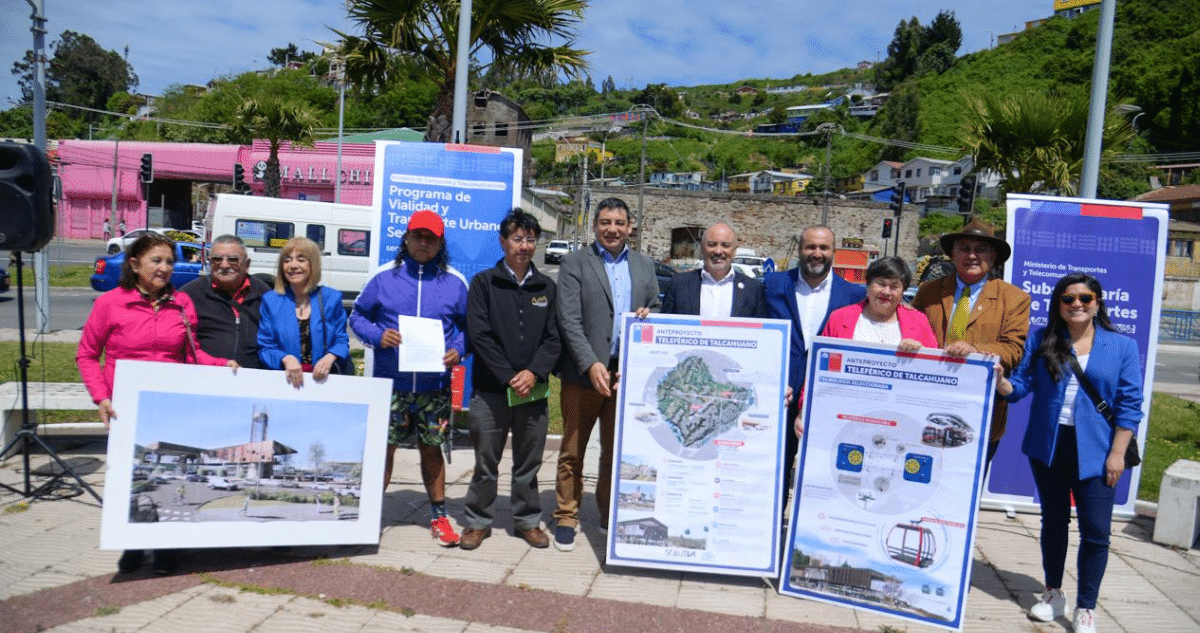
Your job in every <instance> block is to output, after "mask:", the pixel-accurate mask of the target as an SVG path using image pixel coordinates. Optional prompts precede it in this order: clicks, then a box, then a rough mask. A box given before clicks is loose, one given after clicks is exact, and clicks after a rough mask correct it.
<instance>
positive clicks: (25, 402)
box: [0, 250, 104, 503]
mask: <svg viewBox="0 0 1200 633" xmlns="http://www.w3.org/2000/svg"><path fill="white" fill-rule="evenodd" d="M13 256H14V258H15V263H16V266H17V328H18V338H19V339H20V345H21V347H20V349H21V356H20V358H19V359H18V360H17V365H18V366H19V367H20V368H21V430H20V431H18V432H17V434H16V435H15V436H14V437H13V439H12V440H11V441H10V442H9V443H8V445H7V446H5V447H4V449H3V450H0V460H3V459H7V456H8V452H9V451H11V450H13V449H17V448H19V449H20V451H21V455H22V459H23V460H24V466H25V486H24V488H23V489H19V488H16V487H14V486H10V485H8V484H6V483H0V487H3V488H7V489H8V490H11V491H13V492H15V493H17V494H19V495H21V496H23V497H25V498H26V499H28V498H30V497H37V496H40V495H42V494H43V493H45V492H46V491H48V490H50V488H51V487H52V486H54V485H56V484H57V483H58V480H59V479H61V478H62V477H63V476H64V475H70V476H72V477H74V478H75V481H76V482H78V483H79V485H80V487H81V488H83V489H84V490H86V491H88V492H90V493H91V494H92V496H93V497H95V498H96V501H99V502H100V503H104V499H101V498H100V495H98V494H96V490H95V489H94V488H92V487H91V486H90V485H88V483H87V482H86V481H84V480H83V478H82V477H80V476H79V473H77V472H75V469H74V468H71V466H70V465H68V464H67V463H66V462H65V461H63V459H62V458H61V457H59V456H58V453H56V452H55V451H54V449H53V448H50V445H48V444H46V441H45V440H43V439H42V438H41V437H40V436H38V434H37V432H36V431H35V430H34V429H36V428H37V425H36V424H34V423H33V422H31V421H30V419H29V357H28V356H26V355H25V286H24V278H23V275H22V270H23V268H24V266H23V262H22V260H21V251H19V250H17V251H13ZM35 444H36V445H37V446H40V447H41V448H42V450H43V451H46V454H47V455H49V456H50V459H52V460H54V462H56V463H57V464H58V466H59V468H61V469H62V470H61V471H59V472H58V473H56V474H54V475H52V476H51V477H50V479H49V480H47V481H46V482H45V483H43V484H42V485H40V486H38V487H37V488H34V487H33V480H32V475H33V473H32V472H31V471H30V468H29V455H30V453H31V452H32V449H33V446H34V445H35Z"/></svg>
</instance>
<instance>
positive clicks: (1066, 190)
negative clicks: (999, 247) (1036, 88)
mask: <svg viewBox="0 0 1200 633" xmlns="http://www.w3.org/2000/svg"><path fill="white" fill-rule="evenodd" d="M964 97H965V99H966V100H967V104H968V106H969V110H970V112H969V113H968V120H967V123H966V126H965V129H964V141H965V145H966V146H967V148H968V149H969V151H970V152H971V156H972V157H973V158H974V159H975V169H976V170H980V171H982V170H991V171H994V172H996V173H997V174H999V175H1000V178H1001V184H1000V188H1001V190H1002V192H1004V193H1009V192H1014V193H1039V192H1057V193H1059V194H1062V195H1073V194H1074V193H1075V191H1076V187H1077V186H1078V183H1079V178H1080V175H1081V173H1082V170H1083V156H1084V138H1085V137H1086V135H1087V124H1088V100H1087V99H1086V98H1073V97H1067V96H1061V95H1054V94H1045V93H1023V94H1015V95H1008V96H1000V95H996V94H993V93H984V94H982V95H964ZM1132 137H1133V129H1132V128H1131V127H1130V125H1129V121H1128V120H1127V119H1126V118H1125V117H1123V116H1121V115H1120V113H1118V112H1117V111H1116V110H1115V109H1114V110H1110V111H1109V113H1108V116H1107V117H1106V119H1105V123H1104V134H1103V141H1102V146H1103V148H1104V150H1103V152H1104V153H1105V154H1112V153H1114V151H1115V148H1118V147H1123V146H1124V145H1125V144H1126V143H1127V142H1128V141H1129V140H1130V139H1131V138H1132Z"/></svg>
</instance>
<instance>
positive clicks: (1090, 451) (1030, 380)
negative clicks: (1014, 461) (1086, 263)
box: [996, 273, 1142, 633]
mask: <svg viewBox="0 0 1200 633" xmlns="http://www.w3.org/2000/svg"><path fill="white" fill-rule="evenodd" d="M1049 312H1050V314H1049V323H1048V324H1047V326H1046V327H1044V328H1042V329H1041V330H1038V331H1037V332H1034V333H1033V335H1031V336H1030V337H1029V340H1028V341H1027V342H1026V344H1025V355H1024V356H1023V357H1022V359H1021V364H1020V365H1019V366H1018V367H1017V369H1016V370H1015V371H1014V372H1013V375H1012V377H1011V378H1009V379H1005V378H1001V379H1000V380H999V381H998V383H997V385H996V390H997V391H998V392H999V393H1000V395H1002V396H1006V397H1007V399H1008V401H1009V402H1016V401H1017V400H1020V399H1021V398H1023V397H1025V396H1026V395H1028V394H1031V393H1032V394H1033V405H1032V407H1031V408H1030V414H1029V426H1028V428H1026V430H1025V439H1024V440H1023V441H1022V443H1021V451H1022V452H1024V453H1025V455H1026V456H1028V457H1029V464H1030V466H1031V467H1032V469H1033V479H1034V483H1035V484H1036V485H1037V491H1038V496H1039V498H1040V499H1041V506H1042V533H1041V547H1042V570H1043V572H1044V574H1045V581H1046V590H1045V591H1044V592H1043V593H1042V595H1041V597H1040V598H1039V599H1038V601H1037V603H1035V604H1034V605H1033V607H1032V608H1030V610H1029V615H1030V617H1032V618H1033V619H1035V620H1040V621H1043V622H1049V621H1052V620H1054V619H1056V618H1059V617H1063V616H1064V615H1065V614H1066V602H1067V598H1066V594H1064V593H1063V591H1062V577H1063V567H1064V566H1065V564H1066V558H1067V540H1068V533H1067V526H1068V524H1069V523H1070V521H1071V498H1072V495H1073V496H1074V499H1075V507H1076V511H1077V515H1078V520H1079V538H1080V543H1079V572H1078V577H1079V586H1078V594H1077V596H1076V600H1075V614H1074V619H1073V623H1074V627H1075V628H1074V630H1075V631H1076V632H1078V633H1093V632H1094V631H1095V630H1096V624H1095V622H1096V619H1095V608H1096V599H1097V597H1098V595H1099V593H1100V582H1101V580H1103V578H1104V570H1105V567H1106V566H1107V564H1108V545H1109V534H1110V532H1111V526H1112V511H1113V503H1114V499H1115V490H1116V485H1117V482H1118V481H1119V480H1120V479H1121V475H1122V474H1123V473H1124V472H1125V449H1126V447H1127V446H1128V444H1129V442H1130V441H1131V440H1132V438H1133V437H1134V434H1135V433H1137V427H1138V423H1139V422H1141V419H1142V368H1141V362H1140V358H1139V354H1138V349H1137V344H1136V343H1135V342H1134V341H1133V339H1131V338H1129V337H1127V336H1124V335H1122V334H1118V333H1117V332H1116V331H1115V330H1114V328H1113V326H1112V323H1111V322H1110V321H1109V320H1108V312H1107V311H1106V310H1105V308H1104V292H1103V290H1102V289H1101V287H1100V282H1099V281H1097V280H1096V279H1095V278H1094V277H1091V276H1089V275H1085V274H1082V273H1072V274H1070V275H1067V276H1065V277H1063V278H1062V279H1060V280H1059V281H1058V283H1057V284H1056V285H1055V286H1054V292H1053V293H1052V294H1051V297H1050V308H1049ZM1071 357H1074V358H1075V360H1076V361H1077V362H1078V364H1079V366H1080V368H1081V369H1083V374H1084V376H1086V377H1087V379H1088V382H1090V383H1091V384H1092V385H1093V386H1094V387H1095V389H1096V391H1097V393H1098V394H1099V395H1100V398H1101V399H1102V400H1103V401H1104V403H1106V404H1107V405H1108V407H1109V408H1110V409H1111V410H1112V412H1113V415H1114V417H1115V424H1109V422H1108V420H1106V419H1105V417H1104V416H1103V415H1102V414H1101V413H1100V411H1098V410H1097V409H1096V406H1095V404H1094V403H1093V402H1092V399H1091V398H1090V397H1088V395H1087V393H1085V392H1084V389H1083V388H1082V387H1080V386H1079V381H1078V380H1077V379H1076V377H1075V374H1074V372H1073V371H1072V369H1071V366H1070V364H1069V359H1070V358H1071Z"/></svg>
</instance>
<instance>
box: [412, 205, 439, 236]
mask: <svg viewBox="0 0 1200 633" xmlns="http://www.w3.org/2000/svg"><path fill="white" fill-rule="evenodd" d="M413 229H427V230H429V231H430V232H432V233H433V234H434V235H436V236H438V237H442V236H444V235H445V234H446V225H445V224H442V216H440V215H438V214H436V213H434V212H433V211H429V210H422V211H416V212H414V213H413V214H412V215H411V216H410V217H409V218H408V230H410V231H411V230H413Z"/></svg>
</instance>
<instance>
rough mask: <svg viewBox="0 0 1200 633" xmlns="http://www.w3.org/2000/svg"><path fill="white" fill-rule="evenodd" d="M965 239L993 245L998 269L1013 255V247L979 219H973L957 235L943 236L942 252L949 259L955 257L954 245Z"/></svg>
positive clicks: (948, 234)
mask: <svg viewBox="0 0 1200 633" xmlns="http://www.w3.org/2000/svg"><path fill="white" fill-rule="evenodd" d="M964 237H969V238H972V239H976V240H979V241H981V242H987V243H988V244H991V245H992V247H993V248H995V249H996V263H995V266H997V267H999V266H1002V265H1004V262H1006V261H1008V258H1009V256H1010V255H1012V247H1011V246H1009V245H1008V242H1005V241H1004V240H1003V239H1001V238H998V237H996V231H995V229H993V228H992V227H991V225H990V224H988V223H987V222H984V221H983V220H980V219H979V218H972V219H971V221H970V222H968V223H967V225H966V226H964V227H962V228H961V229H959V231H958V232H957V233H947V234H945V235H943V236H942V239H941V243H942V250H943V251H945V252H946V256H947V257H951V256H953V251H954V243H955V242H957V241H958V240H960V239H962V238H964Z"/></svg>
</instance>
